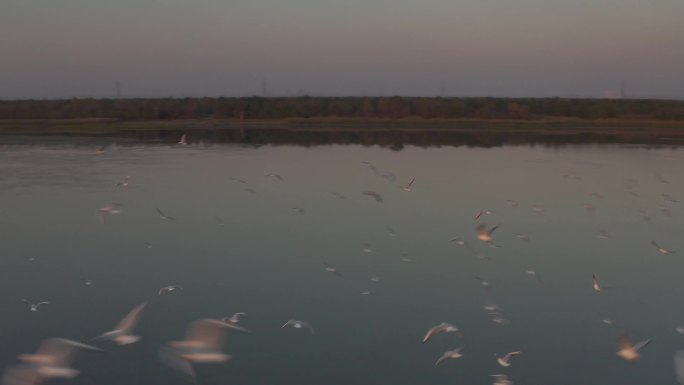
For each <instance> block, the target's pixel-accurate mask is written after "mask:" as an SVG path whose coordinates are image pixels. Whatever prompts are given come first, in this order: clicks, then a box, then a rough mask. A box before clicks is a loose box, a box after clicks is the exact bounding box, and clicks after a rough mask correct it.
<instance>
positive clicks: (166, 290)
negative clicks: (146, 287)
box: [157, 285, 182, 295]
mask: <svg viewBox="0 0 684 385" xmlns="http://www.w3.org/2000/svg"><path fill="white" fill-rule="evenodd" d="M181 289H182V287H180V286H177V285H169V286H164V287H162V288H161V289H159V292H158V293H157V295H162V294H166V293H171V292H173V291H176V290H181Z"/></svg>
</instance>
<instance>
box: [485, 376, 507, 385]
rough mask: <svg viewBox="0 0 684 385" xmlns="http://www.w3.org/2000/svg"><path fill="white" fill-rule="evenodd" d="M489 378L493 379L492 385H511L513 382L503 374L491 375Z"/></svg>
mask: <svg viewBox="0 0 684 385" xmlns="http://www.w3.org/2000/svg"><path fill="white" fill-rule="evenodd" d="M490 377H494V382H493V383H492V385H513V381H511V380H509V379H508V376H507V375H505V374H492V375H491V376H490Z"/></svg>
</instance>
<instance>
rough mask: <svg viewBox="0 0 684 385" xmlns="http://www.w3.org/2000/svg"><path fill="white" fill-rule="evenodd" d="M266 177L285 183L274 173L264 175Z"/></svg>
mask: <svg viewBox="0 0 684 385" xmlns="http://www.w3.org/2000/svg"><path fill="white" fill-rule="evenodd" d="M266 176H267V177H270V178H276V179H278V180H279V181H281V182H284V181H285V179H283V177H282V176H281V175H280V174H276V173H274V172H271V173H268V174H266Z"/></svg>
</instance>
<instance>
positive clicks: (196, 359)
mask: <svg viewBox="0 0 684 385" xmlns="http://www.w3.org/2000/svg"><path fill="white" fill-rule="evenodd" d="M231 331H239V332H242V333H250V331H249V330H247V329H245V328H243V327H240V326H237V325H235V324H232V323H228V322H222V321H219V320H216V319H200V320H197V321H194V322H193V323H191V324H190V326H188V329H187V331H186V332H185V339H184V340H182V341H171V342H169V343H168V344H167V346H166V347H163V348H161V349H160V350H159V359H160V361H161V362H162V363H163V364H165V365H168V366H170V367H172V368H173V369H176V370H178V371H179V372H181V373H183V374H185V375H187V376H189V377H191V378H193V379H194V378H195V369H194V368H193V366H192V364H194V363H225V362H228V360H230V358H231V355H229V354H225V353H223V352H222V349H223V346H224V345H225V342H226V338H227V336H228V333H229V332H231Z"/></svg>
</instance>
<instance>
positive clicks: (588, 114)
mask: <svg viewBox="0 0 684 385" xmlns="http://www.w3.org/2000/svg"><path fill="white" fill-rule="evenodd" d="M335 117H336V118H366V119H374V118H381V119H403V118H423V119H454V118H474V119H515V120H532V119H540V118H544V117H571V118H582V119H606V118H620V119H656V120H684V101H675V100H650V99H649V100H646V99H643V100H639V99H569V98H451V97H447V98H439V97H399V96H394V97H308V96H302V97H282V98H263V97H241V98H224V97H220V98H158V99H90V98H86V99H77V98H74V99H68V100H15V101H0V119H73V118H112V119H121V120H157V119H163V120H168V119H196V118H234V119H288V118H289V119H292V118H335Z"/></svg>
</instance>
